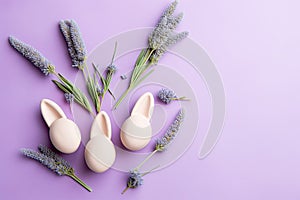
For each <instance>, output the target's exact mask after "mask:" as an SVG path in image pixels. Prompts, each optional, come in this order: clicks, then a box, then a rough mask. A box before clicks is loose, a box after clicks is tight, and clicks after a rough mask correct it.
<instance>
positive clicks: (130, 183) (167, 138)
mask: <svg viewBox="0 0 300 200" xmlns="http://www.w3.org/2000/svg"><path fill="white" fill-rule="evenodd" d="M183 119H184V112H183V110H182V109H181V110H180V111H179V112H178V114H177V116H176V118H175V120H174V121H173V123H172V124H171V125H170V126H169V128H168V129H167V131H166V133H165V134H164V135H163V137H161V138H160V139H158V140H157V141H156V144H155V148H154V150H153V151H152V152H151V153H150V154H149V155H148V156H147V157H146V158H145V159H144V160H143V161H142V162H141V163H140V164H139V165H138V166H137V167H136V168H134V169H133V170H131V171H130V172H129V178H128V180H127V187H126V188H125V189H124V190H123V192H122V194H124V193H125V192H126V191H127V190H128V189H129V188H131V189H134V188H137V187H138V186H141V185H142V184H143V178H142V177H143V176H145V175H146V174H148V173H150V172H151V171H152V170H150V171H149V172H145V173H140V172H139V170H140V168H141V167H142V166H143V165H144V164H145V163H146V162H147V161H148V160H149V159H150V158H151V157H152V156H153V155H154V154H156V153H157V152H163V151H165V150H166V149H167V147H168V146H169V145H170V143H171V142H172V141H173V140H174V139H175V137H176V136H177V133H178V131H179V128H180V126H181V124H182V122H183ZM155 168H156V167H155ZM155 168H154V169H155Z"/></svg>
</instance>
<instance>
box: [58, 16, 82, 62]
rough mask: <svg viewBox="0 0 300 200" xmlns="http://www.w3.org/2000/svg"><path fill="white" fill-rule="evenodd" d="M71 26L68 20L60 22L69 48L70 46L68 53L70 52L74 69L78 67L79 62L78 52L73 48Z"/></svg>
mask: <svg viewBox="0 0 300 200" xmlns="http://www.w3.org/2000/svg"><path fill="white" fill-rule="evenodd" d="M70 25H71V23H70V21H68V20H61V21H60V22H59V28H60V31H61V32H62V34H63V36H64V38H65V41H66V43H67V46H68V52H69V55H70V57H71V60H72V67H78V66H79V62H78V59H77V55H76V51H75V48H74V46H73V42H72V38H71V33H70Z"/></svg>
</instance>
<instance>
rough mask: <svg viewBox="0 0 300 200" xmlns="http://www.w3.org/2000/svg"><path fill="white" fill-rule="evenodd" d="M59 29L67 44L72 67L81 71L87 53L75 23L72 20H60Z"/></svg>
mask: <svg viewBox="0 0 300 200" xmlns="http://www.w3.org/2000/svg"><path fill="white" fill-rule="evenodd" d="M59 27H60V30H61V32H62V34H63V35H64V38H65V40H66V43H67V46H68V51H69V54H70V57H71V60H72V66H73V67H78V68H79V69H81V70H82V69H83V68H84V64H85V59H86V57H87V51H86V48H85V45H84V42H83V39H82V37H81V34H80V30H79V27H78V25H77V23H76V22H75V21H74V20H61V21H60V22H59Z"/></svg>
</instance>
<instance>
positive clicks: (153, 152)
mask: <svg viewBox="0 0 300 200" xmlns="http://www.w3.org/2000/svg"><path fill="white" fill-rule="evenodd" d="M156 152H158V150H157V149H155V150H154V151H152V153H151V154H149V155H148V156H147V157H146V158H145V159H144V160H143V161H142V162H141V163H140V164H139V165H138V166H137V167H136V168H135V169H134V170H139V169H140V168H141V167H142V166H143V165H144V164H145V163H146V162H147V161H148V160H149V159H150V158H151V157H152V156H153V155H154V154H155V153H156Z"/></svg>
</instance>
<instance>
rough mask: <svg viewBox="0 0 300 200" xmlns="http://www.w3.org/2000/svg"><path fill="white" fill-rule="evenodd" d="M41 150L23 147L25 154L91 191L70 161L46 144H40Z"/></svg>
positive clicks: (22, 150)
mask: <svg viewBox="0 0 300 200" xmlns="http://www.w3.org/2000/svg"><path fill="white" fill-rule="evenodd" d="M38 149H39V152H37V151H34V150H32V149H25V148H24V149H21V152H22V154H23V155H25V156H26V157H28V158H31V159H33V160H36V161H38V162H40V163H41V164H43V165H44V166H46V167H47V168H48V169H50V170H51V171H53V172H55V173H56V174H57V175H59V176H63V175H65V176H69V177H71V178H72V179H73V180H75V181H76V182H77V183H79V184H80V185H81V186H83V187H84V188H85V189H86V190H88V191H89V192H92V189H91V188H90V187H89V186H88V185H87V184H85V183H84V182H83V181H82V180H81V179H80V178H78V177H77V176H76V175H75V171H74V169H73V168H72V166H71V165H70V163H69V162H68V161H66V160H65V159H63V158H62V157H60V156H59V155H57V154H56V153H54V152H53V151H52V150H51V149H49V148H48V147H46V146H44V145H39V146H38Z"/></svg>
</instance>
